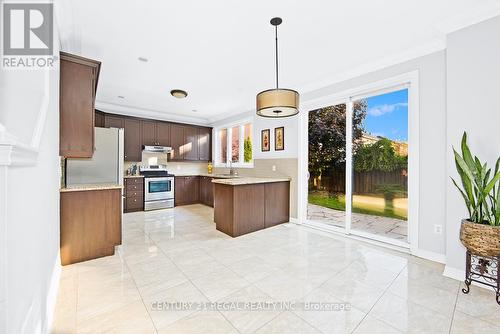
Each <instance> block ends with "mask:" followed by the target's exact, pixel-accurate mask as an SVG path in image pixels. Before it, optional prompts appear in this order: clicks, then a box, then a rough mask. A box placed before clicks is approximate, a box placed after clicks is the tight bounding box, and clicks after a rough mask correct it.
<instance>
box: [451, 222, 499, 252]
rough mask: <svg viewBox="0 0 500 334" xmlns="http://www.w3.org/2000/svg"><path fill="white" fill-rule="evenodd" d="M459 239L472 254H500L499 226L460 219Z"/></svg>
mask: <svg viewBox="0 0 500 334" xmlns="http://www.w3.org/2000/svg"><path fill="white" fill-rule="evenodd" d="M460 241H462V244H463V245H464V246H465V248H467V250H468V251H469V252H471V253H472V254H474V255H480V256H489V257H498V256H500V226H491V225H483V224H478V223H472V222H470V221H468V220H466V219H464V220H462V226H461V227H460Z"/></svg>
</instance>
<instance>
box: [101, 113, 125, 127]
mask: <svg viewBox="0 0 500 334" xmlns="http://www.w3.org/2000/svg"><path fill="white" fill-rule="evenodd" d="M104 126H105V127H106V128H119V129H123V128H125V117H122V116H118V115H110V114H106V115H105V116H104Z"/></svg>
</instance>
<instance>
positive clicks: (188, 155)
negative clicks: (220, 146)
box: [170, 124, 212, 161]
mask: <svg viewBox="0 0 500 334" xmlns="http://www.w3.org/2000/svg"><path fill="white" fill-rule="evenodd" d="M170 131H171V132H170V133H171V137H170V138H171V146H172V153H171V154H170V159H171V160H174V161H181V160H188V161H209V160H210V159H211V157H212V154H211V151H210V148H211V141H212V128H203V127H198V126H193V125H180V124H172V125H171V129H170Z"/></svg>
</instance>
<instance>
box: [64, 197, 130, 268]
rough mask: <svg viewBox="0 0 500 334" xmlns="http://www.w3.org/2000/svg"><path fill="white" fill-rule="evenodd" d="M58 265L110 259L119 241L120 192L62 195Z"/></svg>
mask: <svg viewBox="0 0 500 334" xmlns="http://www.w3.org/2000/svg"><path fill="white" fill-rule="evenodd" d="M60 217H61V220H60V253H61V264H62V265H63V266H64V265H67V264H71V263H76V262H82V261H87V260H91V259H95V258H99V257H103V256H108V255H113V254H114V253H115V246H117V245H119V244H121V240H122V233H121V231H122V193H121V189H102V190H83V191H68V192H61V196H60Z"/></svg>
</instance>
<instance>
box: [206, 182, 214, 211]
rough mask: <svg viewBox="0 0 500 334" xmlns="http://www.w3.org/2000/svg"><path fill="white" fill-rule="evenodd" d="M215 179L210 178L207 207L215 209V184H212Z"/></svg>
mask: <svg viewBox="0 0 500 334" xmlns="http://www.w3.org/2000/svg"><path fill="white" fill-rule="evenodd" d="M213 179H214V178H213V177H209V178H208V181H207V185H206V187H207V205H208V206H211V207H212V208H213V207H214V184H213V183H212V180H213Z"/></svg>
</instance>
